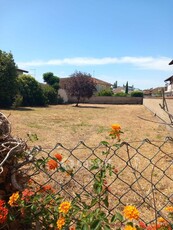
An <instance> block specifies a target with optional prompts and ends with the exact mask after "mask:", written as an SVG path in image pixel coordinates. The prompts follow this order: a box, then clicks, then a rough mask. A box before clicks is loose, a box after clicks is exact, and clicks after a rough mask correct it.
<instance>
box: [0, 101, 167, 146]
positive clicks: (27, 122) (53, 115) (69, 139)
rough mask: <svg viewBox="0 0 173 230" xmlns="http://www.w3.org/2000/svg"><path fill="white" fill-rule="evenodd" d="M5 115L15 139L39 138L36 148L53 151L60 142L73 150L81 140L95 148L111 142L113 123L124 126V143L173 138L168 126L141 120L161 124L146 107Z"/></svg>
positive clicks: (55, 109)
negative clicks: (110, 132)
mask: <svg viewBox="0 0 173 230" xmlns="http://www.w3.org/2000/svg"><path fill="white" fill-rule="evenodd" d="M1 112H3V113H4V114H5V115H6V116H9V115H10V116H9V118H8V119H9V121H10V122H11V125H12V135H13V136H17V137H20V138H22V139H27V133H29V134H37V136H38V141H36V142H35V143H34V144H36V145H41V146H42V147H43V148H44V147H46V148H47V147H48V148H52V147H53V146H54V145H55V144H56V143H57V142H58V143H62V144H63V145H65V146H67V147H73V146H74V145H76V144H77V143H78V142H79V141H81V140H82V141H84V142H85V143H86V144H88V145H90V146H95V145H97V144H99V142H100V141H102V140H105V139H106V138H107V136H108V132H109V130H110V127H111V124H113V123H119V124H120V125H121V127H122V131H123V132H124V134H123V135H122V140H123V141H127V142H136V141H142V140H143V139H145V138H148V139H150V140H156V141H161V140H164V138H165V137H166V136H169V135H170V133H169V132H168V130H167V129H166V127H165V126H164V125H161V124H158V123H153V122H147V121H144V120H141V119H140V118H138V116H140V117H143V118H147V119H149V120H151V121H155V122H157V121H159V120H158V119H157V118H156V117H155V116H154V115H153V114H152V113H151V112H150V111H148V110H147V109H146V108H145V107H144V106H143V105H89V104H80V106H79V107H75V106H74V105H58V106H49V107H47V108H35V107H33V108H21V109H18V110H1ZM29 144H31V145H33V143H29Z"/></svg>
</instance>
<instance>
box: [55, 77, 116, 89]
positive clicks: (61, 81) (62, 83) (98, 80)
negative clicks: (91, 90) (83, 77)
mask: <svg viewBox="0 0 173 230" xmlns="http://www.w3.org/2000/svg"><path fill="white" fill-rule="evenodd" d="M69 79H70V77H66V78H59V81H60V87H62V88H63V87H64V84H66V82H67V81H68V80H69ZM92 79H93V80H94V82H95V83H96V84H100V85H107V86H109V87H111V85H112V84H111V83H108V82H106V81H102V80H100V79H97V78H94V77H92Z"/></svg>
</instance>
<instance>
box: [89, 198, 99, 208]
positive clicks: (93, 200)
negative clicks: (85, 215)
mask: <svg viewBox="0 0 173 230" xmlns="http://www.w3.org/2000/svg"><path fill="white" fill-rule="evenodd" d="M97 202H98V199H97V198H94V199H92V201H91V206H94V205H95V204H97Z"/></svg>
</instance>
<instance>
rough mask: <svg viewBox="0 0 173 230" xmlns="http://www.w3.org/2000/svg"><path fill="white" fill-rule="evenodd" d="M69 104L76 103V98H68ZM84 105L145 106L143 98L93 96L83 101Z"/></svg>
mask: <svg viewBox="0 0 173 230" xmlns="http://www.w3.org/2000/svg"><path fill="white" fill-rule="evenodd" d="M68 102H69V103H76V98H72V97H71V98H68ZM80 102H82V103H91V104H117V105H120V104H121V105H124V104H143V98H142V97H112V96H93V97H91V98H90V99H85V100H81V101H80Z"/></svg>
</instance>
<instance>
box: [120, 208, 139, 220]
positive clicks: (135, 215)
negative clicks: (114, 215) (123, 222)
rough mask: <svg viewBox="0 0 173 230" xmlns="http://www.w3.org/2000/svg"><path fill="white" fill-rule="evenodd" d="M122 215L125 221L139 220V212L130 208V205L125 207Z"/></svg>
mask: <svg viewBox="0 0 173 230" xmlns="http://www.w3.org/2000/svg"><path fill="white" fill-rule="evenodd" d="M123 213H124V216H125V218H127V219H130V220H133V219H134V220H138V219H139V211H138V210H137V208H136V207H135V206H132V205H128V206H126V207H125V208H124V210H123Z"/></svg>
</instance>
